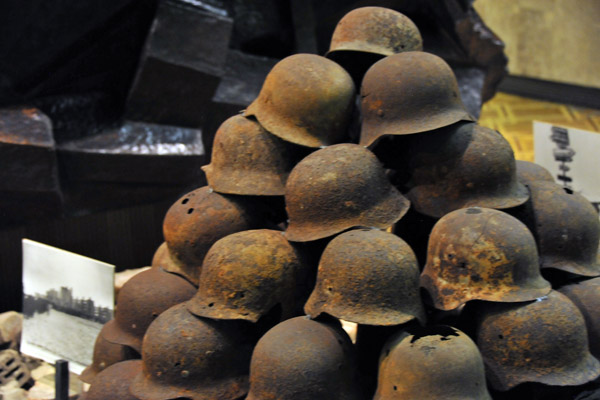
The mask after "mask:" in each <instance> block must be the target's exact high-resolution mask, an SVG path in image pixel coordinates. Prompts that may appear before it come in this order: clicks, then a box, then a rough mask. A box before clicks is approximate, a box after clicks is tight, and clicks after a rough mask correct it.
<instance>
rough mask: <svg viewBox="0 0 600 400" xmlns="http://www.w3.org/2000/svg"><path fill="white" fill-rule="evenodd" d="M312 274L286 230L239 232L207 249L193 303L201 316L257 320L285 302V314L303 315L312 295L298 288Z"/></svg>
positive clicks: (191, 307) (190, 305)
mask: <svg viewBox="0 0 600 400" xmlns="http://www.w3.org/2000/svg"><path fill="white" fill-rule="evenodd" d="M308 274H309V267H308V266H307V265H304V264H303V263H302V261H301V259H300V257H299V254H298V253H297V252H296V250H295V249H294V248H293V247H292V245H291V244H290V243H289V242H288V241H287V240H286V239H285V237H284V236H283V232H280V231H274V230H269V229H260V230H251V231H245V232H238V233H234V234H231V235H229V236H226V237H224V238H223V239H221V240H219V241H217V242H216V243H215V244H214V245H213V246H212V247H211V248H210V250H209V251H208V253H207V254H206V258H205V259H204V264H203V266H202V274H201V275H200V287H199V289H198V293H197V294H196V296H194V297H193V298H192V299H191V300H190V301H189V302H187V303H186V304H187V308H188V310H189V311H190V312H191V313H193V314H195V315H198V316H201V317H206V318H214V319H242V320H246V321H251V322H257V321H258V320H259V319H260V318H261V317H262V316H264V315H266V314H267V313H269V311H271V310H272V309H273V308H274V307H280V308H281V319H282V320H283V319H288V318H291V317H293V316H296V315H298V314H301V312H299V310H301V308H302V305H303V304H304V301H305V300H306V296H304V297H303V298H301V299H299V298H298V297H300V296H299V293H297V292H298V290H297V288H299V287H302V283H303V282H304V280H305V279H306V277H307V276H308ZM299 301H301V303H300V304H298V302H299Z"/></svg>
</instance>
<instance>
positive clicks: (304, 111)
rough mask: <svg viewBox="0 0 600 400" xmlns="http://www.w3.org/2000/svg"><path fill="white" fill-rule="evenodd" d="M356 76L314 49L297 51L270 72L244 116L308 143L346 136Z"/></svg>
mask: <svg viewBox="0 0 600 400" xmlns="http://www.w3.org/2000/svg"><path fill="white" fill-rule="evenodd" d="M354 96H355V89H354V83H353V82H352V78H351V77H350V75H348V73H347V72H346V71H345V70H344V69H343V68H342V67H340V66H339V65H338V64H336V63H334V62H333V61H331V60H328V59H327V58H325V57H321V56H317V55H315V54H295V55H293V56H289V57H286V58H284V59H283V60H281V61H279V62H278V63H277V64H276V65H275V66H274V67H273V69H272V70H271V72H269V75H267V78H266V79H265V82H264V84H263V87H262V89H261V91H260V94H259V95H258V97H257V98H256V100H254V101H253V102H252V104H250V105H249V106H248V109H247V110H246V111H245V112H244V116H254V117H255V118H256V119H257V120H258V122H260V124H261V125H262V126H263V127H264V128H265V129H266V130H267V131H269V132H270V133H272V134H274V135H275V136H279V137H280V138H281V139H283V140H286V141H288V142H292V143H296V144H299V145H302V146H307V147H321V146H328V145H331V144H334V143H339V142H341V141H343V140H344V136H345V135H346V128H347V126H348V123H349V122H350V117H351V114H352V107H353V105H354Z"/></svg>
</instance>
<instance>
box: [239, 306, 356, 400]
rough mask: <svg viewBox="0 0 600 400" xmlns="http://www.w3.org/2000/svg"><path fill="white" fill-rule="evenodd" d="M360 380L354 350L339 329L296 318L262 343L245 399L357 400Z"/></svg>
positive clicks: (275, 328)
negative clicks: (358, 379)
mask: <svg viewBox="0 0 600 400" xmlns="http://www.w3.org/2000/svg"><path fill="white" fill-rule="evenodd" d="M356 377H357V375H356V355H355V353H354V348H353V347H352V342H350V338H348V335H346V333H345V332H344V331H343V330H342V329H341V328H340V327H339V325H338V326H336V325H334V324H330V323H325V322H318V321H313V320H311V319H309V318H308V317H296V318H292V319H289V320H287V321H284V322H282V323H280V324H279V325H276V326H275V327H274V328H272V329H271V330H269V331H268V332H267V333H266V334H265V335H264V336H263V337H262V338H261V339H260V340H259V341H258V343H257V345H256V348H255V349H254V352H253V354H252V362H251V365H250V392H249V393H248V397H247V398H246V400H267V399H273V400H274V399H277V400H321V399H322V400H358V399H360V398H361V396H360V391H359V388H358V386H357V380H356Z"/></svg>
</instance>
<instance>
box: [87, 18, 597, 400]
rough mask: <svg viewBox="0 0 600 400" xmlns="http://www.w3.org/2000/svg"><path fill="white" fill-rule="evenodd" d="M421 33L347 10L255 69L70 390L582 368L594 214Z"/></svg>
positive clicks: (399, 395)
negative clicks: (491, 113)
mask: <svg viewBox="0 0 600 400" xmlns="http://www.w3.org/2000/svg"><path fill="white" fill-rule="evenodd" d="M421 50H422V40H421V36H420V33H419V31H418V29H417V28H416V26H415V25H414V24H413V23H412V21H410V20H409V19H408V18H406V17H405V16H404V15H402V14H400V13H398V12H396V11H394V10H389V9H385V8H381V7H364V8H359V9H356V10H353V11H351V12H350V13H348V14H347V15H346V16H345V17H344V18H342V20H341V21H340V23H339V24H338V26H337V28H336V30H335V32H334V34H333V37H332V41H331V46H330V50H329V52H328V53H327V54H326V57H321V56H317V55H312V54H296V55H292V56H289V57H287V58H285V59H283V60H281V61H280V62H279V63H277V64H276V65H275V66H274V67H273V69H272V70H271V72H270V73H269V74H268V76H267V78H266V80H265V82H264V84H263V87H262V89H261V91H260V94H259V95H258V97H257V98H256V99H255V100H254V101H253V102H252V103H251V104H250V105H249V106H248V108H247V109H246V110H244V111H243V112H242V113H240V114H238V115H235V116H232V117H231V118H229V119H227V120H226V121H225V122H223V123H222V125H221V126H220V127H219V129H218V130H217V132H216V135H215V139H214V145H213V147H212V157H211V162H210V164H208V165H205V166H203V167H202V169H203V170H204V172H205V173H206V178H207V186H204V187H201V188H198V189H196V190H193V191H191V192H190V193H188V194H186V195H184V196H183V197H181V198H180V199H178V200H177V201H176V202H175V203H173V205H172V206H171V208H170V209H169V211H168V212H167V214H166V217H165V220H164V224H163V233H164V239H165V241H164V243H163V244H162V245H161V246H160V247H159V248H158V249H157V250H156V253H155V255H154V259H153V261H152V265H153V268H152V269H151V270H150V271H148V273H146V275H145V276H142V275H141V274H140V277H139V278H138V277H136V278H134V279H132V280H131V281H130V283H128V284H127V285H126V287H124V288H123V289H122V291H121V294H120V295H119V299H118V300H119V301H118V311H117V315H116V318H115V320H114V321H112V322H110V323H109V324H107V326H106V327H105V329H104V330H103V333H102V334H101V335H100V337H99V339H98V342H97V343H98V344H97V348H98V349H99V350H98V354H97V355H96V354H95V357H94V364H93V365H92V366H91V367H90V368H89V371H91V372H90V374H95V375H97V378H98V379H97V382H94V381H93V380H92V389H94V392H92V391H90V394H89V396H90V397H89V398H94V399H95V398H101V397H97V393H98V391H99V389H98V388H102V390H103V391H105V392H106V393H111V392H114V393H122V392H121V391H122V389H123V387H125V386H127V385H129V386H128V387H129V392H128V394H127V395H131V396H133V398H137V399H141V400H175V399H191V400H200V399H202V400H204V399H220V400H236V399H241V398H244V396H247V397H246V398H247V399H249V400H268V399H279V400H288V399H289V400H303V399H307V400H308V399H310V400H314V399H328V400H329V399H334V400H335V399H340V400H346V399H348V400H350V399H351V400H362V399H365V400H366V399H373V398H375V399H379V400H388V399H456V400H458V399H467V398H468V399H485V400H487V399H491V398H495V397H497V396H500V397H502V396H504V394H503V393H508V396H509V397H510V396H512V393H516V392H515V390H517V391H518V390H520V389H519V388H522V387H524V386H527V385H543V386H545V387H558V386H560V387H562V386H568V387H576V386H578V385H583V384H585V383H587V382H590V381H592V380H594V379H596V378H598V376H600V363H599V362H598V360H597V359H596V358H595V357H597V356H598V354H597V346H596V347H594V346H592V352H590V349H589V344H590V343H592V344H594V342H598V341H599V340H600V338H599V337H598V326H599V321H598V318H600V317H599V315H598V312H597V308H598V303H599V297H598V287H599V286H598V285H599V283H598V281H597V279H600V278H596V277H598V276H599V275H600V271H599V268H600V267H599V264H598V255H599V252H598V242H599V240H600V225H599V223H598V215H597V214H596V213H595V211H593V210H592V209H591V208H590V207H591V206H590V205H589V203H588V202H587V200H585V199H584V198H583V197H581V196H580V195H578V194H576V193H570V192H568V191H567V192H565V191H564V190H563V189H562V188H560V187H559V186H557V185H556V184H554V183H553V182H552V176H551V175H550V174H549V173H546V172H545V171H543V170H540V168H538V167H537V166H535V165H528V164H523V163H517V162H516V161H515V157H514V154H513V151H512V149H511V148H510V145H509V144H508V142H507V141H506V140H505V139H504V138H503V137H502V135H501V134H500V133H498V132H496V131H493V130H490V129H487V128H484V127H481V126H479V125H478V124H477V123H476V122H475V121H474V118H473V117H472V116H471V115H469V113H468V112H467V111H466V109H465V107H464V105H463V103H462V101H461V98H460V93H459V90H458V85H457V82H456V78H455V76H454V74H453V72H452V69H451V68H450V66H449V65H448V64H446V62H445V61H443V60H442V59H441V58H439V57H437V56H435V55H433V54H429V53H425V52H423V51H421ZM358 85H360V96H359V97H357V92H356V86H358ZM356 115H359V116H360V118H356ZM357 121H360V122H359V123H358V125H359V126H360V129H359V130H360V137H356V138H354V137H353V135H352V132H353V129H354V128H355V127H356V122H357ZM353 124H354V126H353ZM354 139H355V140H354ZM382 148H384V150H385V151H384V153H385V156H386V159H385V160H383V159H382V157H381V154H382V151H381V150H382ZM384 165H385V167H384ZM398 176H401V177H402V179H391V178H393V177H398ZM548 271H560V274H561V275H552V274H550V272H548ZM159 275H160V276H162V277H163V278H162V279H166V278H164V277H165V276H168V277H169V279H170V280H174V279H178V282H180V284H181V285H183V286H181V287H180V288H179V289H178V290H177V294H172V296H173V298H170V297H168V296H166V295H165V294H163V291H166V287H167V286H168V284H167V283H166V282H167V281H166V280H165V281H164V282H165V283H162V281H161V282H158V280H157V279H158V276H159ZM151 276H152V277H155V278H152V279H148V283H143V282H142V280H143V279H142V278H144V277H148V278H150V277H151ZM594 278H595V279H594ZM138 281H139V283H137V285H139V287H137V288H136V287H133V289H131V288H129V286H133V285H134V284H136V282H138ZM181 282H183V283H181ZM158 303H160V305H161V307H158V306H155V304H158ZM579 310H581V311H579ZM125 346H127V347H125ZM104 348H105V349H106V350H101V349H104ZM127 349H131V350H130V351H131V352H136V351H137V352H139V353H140V354H141V361H137V362H133V363H130V364H128V365H130V366H131V368H130V369H129V370H128V372H127V373H124V372H123V373H122V374H123V380H121V381H120V383H119V385H120V386H114V387H112V388H111V382H113V383H112V384H116V383H114V382H115V381H119V377H118V375H119V374H120V373H119V372H118V371H119V370H118V368H112V367H111V368H107V367H108V366H109V364H114V363H116V364H115V365H123V364H124V363H118V361H120V360H121V359H125V358H129V357H130V355H129V354H130V353H128V351H129V350H127ZM105 368H106V370H105V371H104V369H105ZM122 368H126V367H125V366H122ZM134 369H135V370H134ZM113 371H117V372H113ZM132 371H133V372H132ZM107 396H108V397H105V398H111V397H110V395H107ZM123 396H124V397H125V396H126V395H125V394H124V395H123ZM515 396H516V395H515ZM533 398H535V396H533Z"/></svg>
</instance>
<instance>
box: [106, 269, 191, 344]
mask: <svg viewBox="0 0 600 400" xmlns="http://www.w3.org/2000/svg"><path fill="white" fill-rule="evenodd" d="M195 293H196V288H195V287H194V285H192V284H191V283H189V282H188V281H186V280H185V279H183V278H182V277H180V276H177V275H175V274H171V273H168V272H165V271H164V270H162V269H160V268H159V267H154V268H151V269H149V270H147V271H144V272H140V273H139V274H137V275H136V276H134V277H133V278H131V279H130V280H129V281H127V283H125V285H123V288H122V289H121V291H120V292H119V296H118V298H117V313H116V316H115V318H114V319H112V320H111V321H109V322H107V323H106V325H105V329H104V334H103V336H104V339H106V340H108V341H109V342H112V343H118V344H123V345H127V346H131V347H132V348H133V349H135V350H136V351H137V352H140V351H141V348H142V338H143V337H144V333H146V329H148V326H149V325H150V324H151V323H152V321H154V319H155V318H156V317H158V316H159V315H160V314H161V313H162V312H163V311H165V310H166V309H168V308H169V307H171V306H174V305H176V304H180V303H183V302H184V301H186V300H189V299H190V298H192V296H194V294H195Z"/></svg>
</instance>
